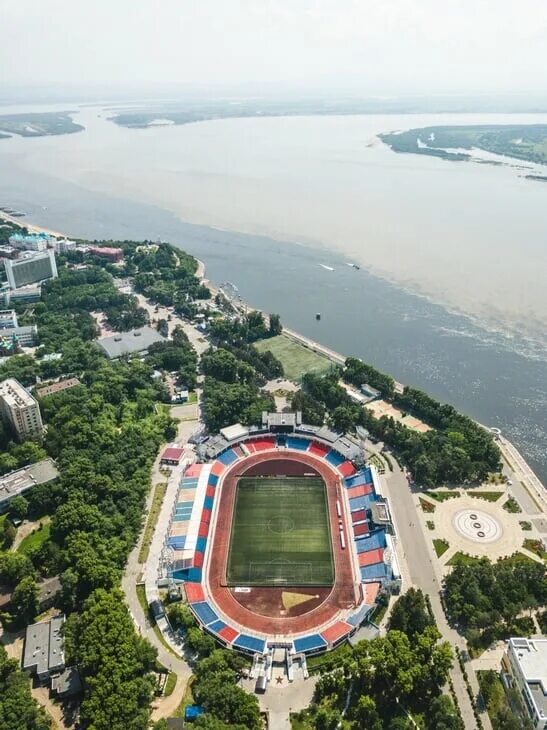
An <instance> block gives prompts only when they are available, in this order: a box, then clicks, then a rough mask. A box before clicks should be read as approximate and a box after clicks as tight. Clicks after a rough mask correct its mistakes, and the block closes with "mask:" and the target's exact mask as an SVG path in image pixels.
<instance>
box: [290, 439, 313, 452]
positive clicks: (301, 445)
mask: <svg viewBox="0 0 547 730" xmlns="http://www.w3.org/2000/svg"><path fill="white" fill-rule="evenodd" d="M310 443H311V442H310V440H309V439H299V438H294V437H293V436H287V448H289V449H299V450H300V451H307V449H308V446H309V445H310Z"/></svg>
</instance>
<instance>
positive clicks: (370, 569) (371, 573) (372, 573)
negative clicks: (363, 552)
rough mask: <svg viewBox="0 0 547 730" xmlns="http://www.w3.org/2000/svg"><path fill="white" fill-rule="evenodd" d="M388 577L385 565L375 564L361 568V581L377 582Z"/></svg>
mask: <svg viewBox="0 0 547 730" xmlns="http://www.w3.org/2000/svg"><path fill="white" fill-rule="evenodd" d="M387 577H388V566H387V565H386V564H385V563H376V564H375V565H367V566H365V567H364V568H361V580H378V579H379V578H387Z"/></svg>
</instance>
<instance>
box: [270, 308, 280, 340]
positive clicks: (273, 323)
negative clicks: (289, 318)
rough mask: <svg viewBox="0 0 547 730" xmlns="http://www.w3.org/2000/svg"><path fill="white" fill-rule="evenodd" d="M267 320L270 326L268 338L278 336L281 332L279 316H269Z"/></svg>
mask: <svg viewBox="0 0 547 730" xmlns="http://www.w3.org/2000/svg"><path fill="white" fill-rule="evenodd" d="M269 320H270V324H269V327H268V336H269V337H276V336H277V335H280V334H281V333H282V332H283V327H282V325H281V317H280V316H279V314H270V317H269Z"/></svg>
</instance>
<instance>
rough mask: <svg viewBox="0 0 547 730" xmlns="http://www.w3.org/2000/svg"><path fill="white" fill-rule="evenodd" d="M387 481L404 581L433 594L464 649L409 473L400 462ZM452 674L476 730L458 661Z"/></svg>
mask: <svg viewBox="0 0 547 730" xmlns="http://www.w3.org/2000/svg"><path fill="white" fill-rule="evenodd" d="M385 484H386V496H387V498H388V500H389V505H390V508H391V513H392V517H393V520H394V524H395V530H396V534H397V538H398V542H399V554H400V556H401V557H402V560H401V568H402V575H403V582H404V581H405V580H406V582H407V585H412V586H415V587H416V588H420V589H421V590H422V591H423V592H424V593H427V594H428V595H429V597H430V599H431V608H432V610H433V615H434V617H435V621H436V623H437V628H438V629H439V631H440V632H441V635H442V638H443V639H445V640H446V641H448V642H450V644H451V645H452V647H456V646H457V647H458V648H459V649H461V650H464V649H466V642H465V639H464V638H463V637H461V636H460V635H459V634H458V633H457V631H455V630H454V629H452V628H450V626H449V625H448V622H447V620H446V616H445V614H444V610H443V607H442V603H441V599H440V594H439V591H440V589H441V581H442V578H441V574H440V566H439V564H438V561H437V560H436V558H435V556H434V554H433V551H432V549H431V548H430V546H429V543H428V542H427V540H426V537H425V535H424V532H423V530H422V527H421V523H420V515H419V514H418V511H417V510H418V509H420V508H419V502H418V496H417V494H415V493H414V492H412V490H411V488H410V487H409V484H408V481H407V478H406V476H405V474H404V473H403V471H402V470H401V469H400V468H399V467H398V466H397V464H396V462H395V463H394V465H393V473H391V474H389V473H387V472H386V478H385ZM466 669H467V674H468V676H469V682H470V684H471V687H472V689H473V693H474V695H475V696H477V694H478V692H479V685H478V681H477V678H476V675H475V672H474V671H473V669H472V667H471V666H470V665H469V664H468V665H467V667H466ZM450 674H451V677H452V682H453V684H454V690H455V692H456V696H457V698H458V704H459V706H460V711H461V714H462V718H463V721H464V723H465V727H466V728H469V730H472V729H473V728H475V727H476V722H475V717H474V713H473V707H472V706H471V702H470V700H469V696H468V694H467V689H466V686H465V681H464V678H463V674H462V671H461V669H460V666H459V664H458V662H457V661H455V662H454V667H453V668H452V671H451V673H450ZM481 720H482V723H483V725H484V728H485V730H492V725H491V723H490V718H489V717H488V714H487V713H486V712H482V713H481Z"/></svg>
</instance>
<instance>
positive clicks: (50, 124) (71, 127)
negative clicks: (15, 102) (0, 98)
mask: <svg viewBox="0 0 547 730" xmlns="http://www.w3.org/2000/svg"><path fill="white" fill-rule="evenodd" d="M75 113H76V112H72V111H63V112H26V113H24V114H1V115H0V139H8V138H9V137H11V136H13V135H14V134H16V135H18V136H20V137H46V136H49V135H55V134H73V133H74V132H81V131H82V130H83V129H85V127H83V126H82V125H81V124H76V122H75V121H74V120H73V119H72V114H75Z"/></svg>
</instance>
